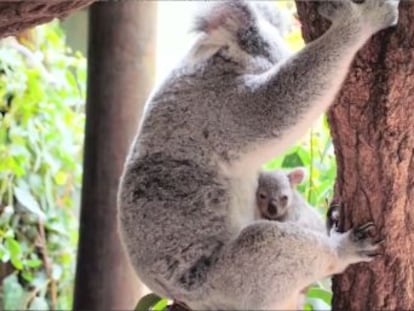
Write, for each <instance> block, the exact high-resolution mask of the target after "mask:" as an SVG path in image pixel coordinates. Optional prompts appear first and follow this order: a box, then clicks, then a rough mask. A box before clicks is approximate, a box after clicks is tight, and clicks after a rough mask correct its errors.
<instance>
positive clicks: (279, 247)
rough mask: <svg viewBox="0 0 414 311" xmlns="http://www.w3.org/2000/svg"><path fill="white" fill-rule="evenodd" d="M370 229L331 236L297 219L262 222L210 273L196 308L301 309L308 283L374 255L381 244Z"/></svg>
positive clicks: (225, 252)
mask: <svg viewBox="0 0 414 311" xmlns="http://www.w3.org/2000/svg"><path fill="white" fill-rule="evenodd" d="M370 227H371V225H370V224H369V225H366V226H362V227H361V228H359V229H356V230H351V231H348V232H346V233H335V234H333V235H332V236H330V237H328V236H327V235H326V234H323V233H317V232H313V231H310V230H307V229H303V228H301V227H299V226H297V225H296V224H294V223H289V222H287V223H281V222H274V221H258V222H256V223H254V224H252V225H250V226H248V227H246V228H245V229H244V230H243V231H242V232H241V233H240V234H239V236H238V237H237V239H235V240H234V241H232V242H231V243H230V244H228V245H227V246H226V247H225V249H224V250H223V252H222V254H221V255H220V258H219V259H218V261H217V263H216V264H215V265H214V266H213V267H212V270H211V271H210V274H209V282H208V288H206V291H207V292H208V293H209V295H208V297H207V298H206V299H207V300H204V301H198V302H193V303H192V304H190V307H191V308H192V309H216V308H220V309H233V310H235V309H237V310H240V309H244V310H246V309H250V310H258V309H262V310H263V309H272V310H276V309H278V310H288V309H289V308H294V309H296V308H297V305H296V303H297V301H298V300H297V299H298V298H299V295H300V292H301V290H302V289H303V288H305V287H306V286H308V285H310V284H311V283H313V282H315V281H317V280H320V279H322V278H324V277H326V276H328V275H332V274H335V273H339V272H341V271H343V269H345V268H346V267H347V266H348V265H349V264H351V263H356V262H361V261H370V260H371V259H372V258H371V256H373V255H374V252H375V251H376V250H377V249H378V243H376V242H375V241H373V240H372V239H371V238H369V237H367V235H366V232H367V231H368V230H369V229H370ZM292 304H294V305H292Z"/></svg>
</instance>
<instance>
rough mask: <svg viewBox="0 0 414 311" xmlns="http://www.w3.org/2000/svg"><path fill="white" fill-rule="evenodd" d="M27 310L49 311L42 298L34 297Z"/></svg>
mask: <svg viewBox="0 0 414 311" xmlns="http://www.w3.org/2000/svg"><path fill="white" fill-rule="evenodd" d="M29 310H49V305H48V303H47V301H46V299H45V298H44V297H35V298H33V300H32V302H31V303H30V307H29Z"/></svg>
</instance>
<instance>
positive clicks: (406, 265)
mask: <svg viewBox="0 0 414 311" xmlns="http://www.w3.org/2000/svg"><path fill="white" fill-rule="evenodd" d="M297 7H298V13H299V15H300V17H301V20H302V23H303V35H304V38H305V40H306V41H311V40H313V39H315V38H316V37H318V36H319V35H321V34H322V33H323V32H324V31H325V29H326V28H327V23H326V22H323V21H321V18H320V17H319V16H317V13H316V4H315V3H309V2H302V1H297ZM413 21H414V4H413V3H412V2H411V1H404V2H402V3H401V4H400V21H399V24H398V27H397V28H396V29H395V28H394V29H388V30H385V31H382V32H381V33H380V34H378V35H376V36H375V37H374V38H373V39H372V40H371V41H370V42H369V44H367V45H366V46H365V48H364V49H363V50H362V51H361V52H360V53H359V54H358V56H357V58H356V59H355V61H354V64H353V66H352V69H351V72H350V74H349V77H348V79H347V81H346V82H345V84H344V86H343V89H342V91H341V93H340V94H339V95H338V97H337V101H336V104H335V106H334V107H333V108H332V109H330V111H329V113H328V117H329V123H330V126H331V133H332V138H333V143H334V146H335V152H336V158H337V163H338V172H337V181H336V185H335V190H336V196H337V198H338V199H339V200H340V201H342V202H343V205H344V210H343V213H344V215H343V217H342V218H343V223H342V226H343V228H342V229H348V228H350V227H353V226H356V225H360V224H363V223H365V222H367V221H373V222H374V223H375V225H376V226H377V234H378V236H380V237H385V238H386V241H385V245H384V251H383V253H384V254H383V255H382V256H380V257H379V258H377V259H375V260H374V261H373V262H371V263H369V264H358V265H354V266H352V267H350V268H349V269H347V271H346V272H345V273H344V274H342V275H340V276H336V277H334V279H333V290H334V298H333V310H413V309H414V208H413V206H412V202H413V200H414V187H413V186H414V174H413V172H414V155H413V154H414V149H413V148H414V62H413V60H414V53H413V51H414V50H413V47H414V22H413Z"/></svg>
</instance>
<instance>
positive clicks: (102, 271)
mask: <svg viewBox="0 0 414 311" xmlns="http://www.w3.org/2000/svg"><path fill="white" fill-rule="evenodd" d="M89 12H90V16H89V53H88V94H87V111H86V116H87V118H86V132H85V155H84V175H83V176H84V177H83V185H82V208H81V220H80V239H79V249H78V265H77V271H76V286H75V301H74V309H75V310H131V309H133V307H134V306H135V305H136V303H137V302H138V298H139V296H140V288H139V286H138V283H137V279H136V275H135V273H134V271H133V270H132V268H131V267H130V265H129V261H128V260H127V258H126V255H125V253H124V249H123V247H122V244H121V241H120V238H119V236H118V226H117V216H116V214H117V204H116V201H117V200H116V199H117V189H118V182H119V177H120V175H121V172H122V168H123V164H124V161H125V158H126V153H127V151H128V149H129V146H130V144H131V142H132V138H133V136H134V135H135V133H136V130H137V127H138V120H139V116H140V113H141V111H142V107H143V104H144V102H145V99H146V97H147V96H148V94H149V91H150V88H151V86H152V82H153V81H152V79H153V77H154V72H153V67H154V59H153V57H154V55H155V51H154V49H155V13H156V2H144V1H113V2H112V1H111V2H99V3H95V4H93V5H92V6H91V7H90V10H89Z"/></svg>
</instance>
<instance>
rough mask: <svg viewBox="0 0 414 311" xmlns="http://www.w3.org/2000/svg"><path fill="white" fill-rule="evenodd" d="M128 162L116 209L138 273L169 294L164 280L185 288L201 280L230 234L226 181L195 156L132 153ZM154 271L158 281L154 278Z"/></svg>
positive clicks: (191, 287) (160, 291)
mask: <svg viewBox="0 0 414 311" xmlns="http://www.w3.org/2000/svg"><path fill="white" fill-rule="evenodd" d="M127 168H128V169H127V170H126V173H125V175H124V176H123V187H122V191H121V193H120V210H119V213H120V221H121V223H122V227H121V230H122V235H123V240H124V242H125V243H126V246H127V249H128V251H129V253H130V257H131V261H132V264H133V265H134V266H135V268H136V270H137V271H138V273H139V276H140V277H141V278H142V279H143V280H144V281H146V283H147V284H149V285H151V287H152V288H153V289H156V290H157V292H159V293H161V294H164V295H170V294H171V293H168V292H164V290H163V289H164V288H166V287H169V286H168V285H169V284H165V282H168V283H170V282H171V283H175V282H180V283H181V285H182V286H183V287H184V288H187V289H188V290H192V289H194V288H193V287H194V286H198V285H201V284H202V283H203V278H204V277H205V274H206V272H207V271H206V270H207V269H208V268H209V266H210V265H213V264H214V258H215V257H216V253H217V254H218V252H219V251H220V249H221V246H222V245H223V244H225V243H226V242H227V240H228V239H229V238H230V233H229V232H228V231H227V230H228V229H227V228H228V226H227V225H226V224H227V223H228V219H227V217H228V210H227V209H228V206H229V198H228V194H227V192H226V188H227V187H228V185H226V183H227V181H226V180H225V179H223V178H221V177H220V176H217V173H216V172H215V171H214V170H212V169H211V168H208V167H206V166H202V165H200V164H198V163H196V162H195V161H192V160H189V159H175V158H173V157H171V156H169V155H165V154H162V153H153V154H148V155H146V156H143V157H142V158H138V159H134V161H132V162H130V163H128V164H127ZM200 258H201V261H200ZM203 260H205V261H203ZM155 272H156V274H157V275H158V278H159V280H158V281H159V283H160V284H153V283H154V280H153V279H152V276H153V275H155Z"/></svg>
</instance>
